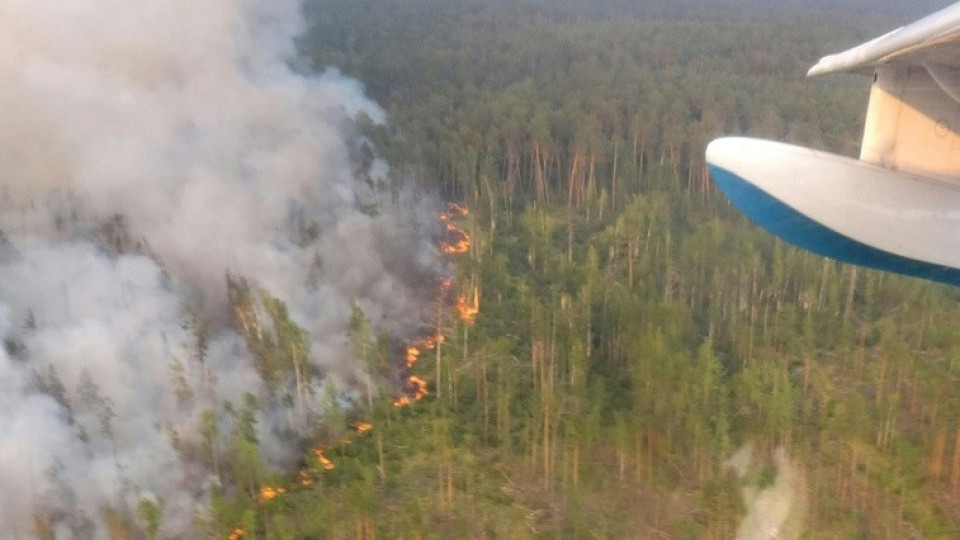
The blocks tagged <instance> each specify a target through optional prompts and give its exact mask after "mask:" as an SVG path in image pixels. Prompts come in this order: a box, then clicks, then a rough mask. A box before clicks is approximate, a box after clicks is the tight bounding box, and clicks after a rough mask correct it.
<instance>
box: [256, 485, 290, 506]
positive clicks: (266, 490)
mask: <svg viewBox="0 0 960 540" xmlns="http://www.w3.org/2000/svg"><path fill="white" fill-rule="evenodd" d="M286 492H287V490H285V489H283V488H282V487H278V488H275V487H270V486H263V487H261V488H260V496H259V497H257V500H258V501H260V504H263V503H265V502H268V501H271V500H273V499H274V498H275V497H276V496H277V495H282V494H284V493H286Z"/></svg>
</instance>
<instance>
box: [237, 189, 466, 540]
mask: <svg viewBox="0 0 960 540" xmlns="http://www.w3.org/2000/svg"><path fill="white" fill-rule="evenodd" d="M469 215H470V210H469V208H467V207H466V206H462V205H459V204H456V203H452V202H448V203H446V205H445V208H444V210H443V211H442V212H440V216H439V218H440V221H441V222H442V223H443V226H444V232H443V235H442V236H441V237H440V239H439V240H438V249H439V251H440V253H442V254H443V255H460V254H463V253H467V252H468V251H469V250H470V246H471V238H470V234H469V233H468V232H467V231H466V230H465V229H464V228H463V227H462V226H461V225H460V224H459V223H460V222H462V220H463V219H465V218H467V217H468V216H469ZM454 290H455V287H454V283H453V280H452V279H450V278H444V279H442V280H441V281H440V286H439V291H438V293H437V300H438V305H439V306H440V308H441V309H442V306H444V305H447V306H450V305H452V306H453V308H454V310H455V312H456V314H457V317H458V318H459V319H460V320H461V321H462V322H463V323H464V324H466V325H472V324H473V323H474V322H475V321H476V317H477V314H478V313H479V312H480V288H479V287H478V286H475V285H474V286H473V287H472V288H471V289H470V292H469V293H466V294H464V293H457V294H455V295H454V292H453V291H454ZM454 296H456V298H455V299H454ZM439 330H440V325H439V324H437V327H436V329H435V331H434V332H432V333H428V334H425V335H422V336H419V337H417V338H415V339H413V340H411V341H410V342H409V343H407V345H406V346H405V348H404V358H403V372H404V373H405V380H404V383H403V386H402V389H401V392H400V393H399V394H398V395H397V396H395V397H394V398H393V399H392V400H391V402H392V403H393V405H394V406H395V407H407V406H409V405H412V404H414V403H416V402H418V401H420V400H422V399H423V398H425V397H426V396H427V395H429V384H428V382H427V380H426V379H424V378H423V377H420V376H418V375H415V374H414V373H413V370H414V368H415V367H416V365H417V361H418V360H419V359H420V356H421V355H422V354H423V353H424V351H435V350H437V349H438V348H439V347H441V346H442V344H443V343H444V342H445V341H446V338H445V337H444V335H443V334H442V333H440V331H439ZM373 427H374V426H373V424H372V423H370V422H368V421H364V420H359V421H356V422H354V423H353V425H352V426H351V428H352V432H351V435H350V436H349V437H347V438H344V439H341V440H340V441H337V443H336V444H334V445H332V446H331V447H328V448H323V447H316V448H314V449H313V451H312V459H311V463H309V464H308V465H307V466H306V467H304V468H301V469H300V470H299V471H298V473H297V476H296V478H295V480H294V481H293V482H292V486H294V487H301V488H303V487H308V486H310V485H312V484H314V483H315V482H316V481H317V480H318V479H319V477H320V475H321V474H323V473H324V472H326V471H331V470H334V469H335V468H336V465H335V464H334V462H333V461H331V460H330V458H328V457H327V455H326V454H325V452H329V451H331V450H333V449H335V448H337V447H342V446H345V445H348V444H351V443H352V442H353V438H354V437H357V436H360V435H363V434H366V433H369V432H370V431H372V430H373ZM285 493H287V488H284V487H280V486H266V485H265V486H261V487H260V491H259V494H258V497H257V502H258V503H259V504H266V503H268V502H270V501H272V500H273V499H275V498H276V497H278V496H280V495H283V494H285ZM245 536H246V534H245V531H244V530H243V529H240V528H236V529H234V530H233V531H231V533H230V535H229V536H228V537H227V538H228V540H241V539H242V538H244V537H245Z"/></svg>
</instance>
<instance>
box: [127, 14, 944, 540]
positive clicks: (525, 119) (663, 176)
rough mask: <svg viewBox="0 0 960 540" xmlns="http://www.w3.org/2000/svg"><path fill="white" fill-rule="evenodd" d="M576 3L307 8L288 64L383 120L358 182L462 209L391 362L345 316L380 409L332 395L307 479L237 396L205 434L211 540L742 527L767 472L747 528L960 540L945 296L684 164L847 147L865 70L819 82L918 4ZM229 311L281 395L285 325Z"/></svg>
mask: <svg viewBox="0 0 960 540" xmlns="http://www.w3.org/2000/svg"><path fill="white" fill-rule="evenodd" d="M585 5H586V4H581V3H579V2H572V1H571V2H545V1H528V2H508V1H492V2H473V1H439V0H403V1H400V0H389V1H387V0H379V1H373V0H313V1H310V2H308V4H307V5H306V8H305V9H306V14H307V16H308V20H309V25H308V27H307V29H306V31H305V32H304V34H303V36H302V38H301V40H300V43H299V46H300V49H301V57H302V60H301V62H302V66H300V69H303V70H321V69H327V68H329V67H331V66H333V67H336V68H337V69H339V70H341V71H342V72H343V73H344V74H346V75H349V76H351V77H354V78H356V79H358V80H359V81H361V82H362V83H363V84H364V85H365V88H366V91H367V93H368V94H369V95H370V96H371V97H372V98H373V99H374V100H375V101H377V102H378V103H379V104H381V105H382V106H383V107H384V108H385V110H386V111H387V116H388V120H387V122H386V123H382V124H378V123H375V122H372V121H370V122H361V125H360V126H359V129H360V130H361V131H362V133H363V134H364V135H365V137H366V139H367V141H368V142H369V143H370V144H369V148H367V149H366V151H368V152H371V159H372V155H373V154H376V155H382V156H384V157H385V158H386V160H387V161H388V162H389V163H390V165H391V172H390V175H389V181H388V182H386V183H384V184H383V185H380V186H378V187H379V188H380V189H383V190H385V191H389V190H391V189H393V188H395V186H397V185H407V186H409V185H418V186H420V188H419V189H421V190H422V192H423V193H424V196H425V197H437V198H440V199H442V200H444V201H449V203H451V204H449V205H448V206H447V207H446V208H447V212H446V213H445V214H444V215H443V218H444V220H445V221H446V223H447V224H448V225H449V227H448V230H449V232H448V233H447V235H446V237H445V238H444V239H442V240H444V241H445V242H447V243H446V244H444V246H446V247H447V248H449V249H447V250H446V251H449V252H450V254H449V255H448V256H447V257H446V260H447V261H448V262H447V264H449V265H450V272H451V276H452V280H451V282H450V283H447V284H444V286H443V288H442V290H439V291H437V293H436V300H435V301H436V308H435V310H434V311H435V312H436V317H435V319H434V320H433V321H431V323H430V328H428V329H427V330H425V331H424V332H423V335H420V336H412V337H411V340H412V341H411V342H410V343H408V344H397V343H390V342H388V341H386V340H385V339H383V337H382V336H379V335H375V334H374V333H373V332H371V330H370V325H369V321H367V319H366V315H365V314H364V313H363V312H362V311H361V310H359V309H357V310H356V311H355V313H354V316H353V318H352V320H351V332H350V336H349V340H350V342H351V344H352V346H353V349H354V351H355V352H356V356H357V358H358V359H359V360H358V361H362V362H364V365H365V366H368V367H369V370H370V372H371V373H374V374H376V376H375V377H373V378H372V380H375V381H377V382H376V388H371V389H368V391H367V392H366V393H365V394H364V395H363V396H362V397H361V398H359V399H356V400H354V401H352V402H350V403H344V401H343V400H342V399H338V397H337V395H336V391H335V390H334V389H332V388H331V389H329V391H330V396H329V399H327V401H326V403H327V408H326V410H325V414H324V419H323V424H322V429H319V430H318V434H317V437H316V439H315V440H310V441H304V444H303V448H304V458H303V460H302V468H300V469H299V470H297V469H295V470H292V471H283V472H270V471H269V469H268V468H266V467H265V466H264V465H263V463H262V461H261V458H260V454H259V450H258V447H257V445H258V439H257V435H256V429H255V426H256V422H257V420H256V418H257V407H258V403H257V401H256V399H254V398H253V397H252V396H251V397H250V399H249V400H248V401H247V402H245V403H243V404H240V405H234V406H235V407H236V409H235V410H234V411H233V413H232V414H234V416H235V417H236V419H237V420H236V422H235V427H234V428H233V431H232V432H231V433H229V434H218V433H217V432H216V430H217V426H216V425H215V423H214V422H211V421H210V419H209V418H205V419H202V422H203V425H204V426H207V427H208V429H207V431H206V432H205V433H207V435H209V437H208V438H207V439H205V442H202V444H199V445H198V446H196V447H193V448H191V449H189V451H190V452H192V453H193V454H194V455H195V459H197V460H198V461H201V462H204V463H206V466H207V467H209V468H211V469H213V470H215V471H216V474H217V476H218V478H220V479H221V480H222V485H223V486H224V487H223V489H221V490H218V491H217V492H216V493H215V494H214V497H213V500H212V502H211V509H210V511H209V515H202V516H198V517H197V520H198V524H199V526H200V527H201V528H202V529H203V530H204V531H206V533H208V535H209V536H210V537H211V538H226V537H230V538H241V537H242V538H375V537H383V538H420V537H429V538H438V537H447V538H464V537H504V538H523V537H563V538H568V537H569V538H579V537H602V538H731V537H733V536H734V535H735V534H737V532H738V530H739V531H740V533H741V534H745V535H748V536H750V535H751V533H750V532H749V529H746V528H745V527H746V526H747V525H745V523H746V521H745V516H748V515H749V514H750V512H751V509H752V506H753V505H754V504H759V503H758V502H757V501H758V500H759V499H753V498H751V497H752V495H758V494H760V493H762V492H763V491H764V490H767V489H772V488H773V487H775V486H778V485H782V484H783V483H785V482H787V481H789V482H790V486H789V487H788V488H787V492H786V493H788V497H789V498H790V500H791V501H792V504H791V505H790V510H789V512H788V515H786V516H785V517H784V518H783V519H782V520H781V521H780V522H779V523H780V524H781V526H782V527H783V529H782V530H773V531H770V530H767V531H763V533H762V534H763V537H770V538H774V537H780V536H777V535H780V534H782V535H783V537H796V536H798V535H799V536H802V537H809V538H851V537H855V538H906V537H930V538H946V537H956V536H957V535H958V534H960V384H958V377H960V328H958V325H957V321H958V320H960V303H958V299H960V292H958V291H956V290H955V289H953V288H949V287H946V286H942V285H937V284H932V283H928V282H924V281H919V280H916V279H910V278H904V277H899V276H895V275H891V274H887V273H882V272H877V271H871V270H865V269H862V268H855V267H852V266H848V265H843V264H839V263H836V262H833V261H830V260H826V259H823V258H821V257H818V256H816V255H812V254H810V253H807V252H804V251H800V250H798V249H795V248H793V247H791V246H789V245H786V244H784V243H783V242H781V241H779V240H777V239H775V238H774V237H772V236H770V235H769V234H767V233H765V232H764V231H762V230H760V229H758V228H757V227H755V226H753V225H752V224H751V223H749V222H748V221H746V220H745V219H744V218H743V217H742V216H740V215H739V214H738V213H737V212H736V211H734V210H733V209H732V208H731V207H730V206H729V204H728V203H727V202H726V201H725V199H723V197H722V196H721V195H720V194H719V193H718V192H717V191H716V189H715V188H714V187H713V185H712V183H711V180H710V178H709V175H708V173H707V171H706V168H705V164H704V161H703V149H704V147H705V145H706V143H707V142H708V141H709V140H710V139H711V138H713V137H716V136H720V135H724V134H750V135H754V136H760V137H767V138H773V139H778V140H785V141H791V142H797V143H802V144H805V145H808V146H813V147H818V148H824V149H830V150H831V151H837V152H839V153H844V154H848V155H850V154H855V153H856V151H857V149H858V145H859V136H860V130H861V129H862V116H863V111H864V108H865V104H866V96H867V92H868V86H869V81H868V80H867V79H864V78H861V77H857V76H853V75H849V76H848V75H837V76H831V77H828V78H823V79H807V78H806V77H804V76H803V75H804V73H805V72H806V69H807V67H809V66H810V65H812V63H813V62H814V61H815V60H816V59H818V58H819V57H820V56H822V55H823V54H826V53H828V52H834V51H837V50H841V49H843V48H846V47H848V46H850V45H853V44H856V43H859V42H861V41H863V40H865V39H868V38H870V37H873V36H875V35H878V34H880V33H882V32H884V31H886V30H888V29H890V28H892V27H894V26H896V25H898V24H902V23H904V22H907V21H909V20H910V18H911V17H915V16H918V15H921V14H923V12H924V11H929V9H924V7H930V8H933V6H920V5H911V6H910V7H909V8H906V7H900V8H896V9H894V8H891V9H889V10H886V11H884V9H882V8H881V7H880V6H879V5H873V4H872V5H871V6H870V10H869V11H870V13H866V14H862V15H861V14H858V9H859V10H860V11H865V10H864V9H863V8H862V6H857V5H855V4H854V3H853V2H843V3H837V5H836V6H834V7H831V8H826V7H823V6H820V5H818V6H817V9H809V8H805V7H804V5H803V4H802V3H800V2H792V3H786V4H784V5H783V6H780V7H779V8H773V7H772V4H771V3H769V2H760V1H756V2H733V1H731V2H726V3H724V2H714V3H709V2H693V1H691V2H643V3H642V5H641V3H639V2H629V1H626V0H623V1H619V2H615V1H609V2H599V3H591V4H590V6H591V7H585ZM898 17H904V18H898ZM229 302H230V306H231V308H232V313H233V314H234V321H233V323H234V324H235V325H236V326H237V328H238V329H239V330H240V331H242V333H243V335H244V336H245V337H246V345H247V346H248V348H249V349H250V350H251V351H252V352H253V354H254V355H255V356H256V357H257V358H258V359H259V362H260V363H259V364H258V366H259V368H260V369H261V370H262V371H263V372H265V373H267V374H269V373H272V372H273V371H281V370H289V371H290V372H291V373H293V375H292V376H294V375H295V377H296V380H297V381H299V380H300V377H301V373H300V371H299V370H300V369H302V355H304V354H307V352H306V349H307V347H305V345H304V344H303V340H304V337H303V334H302V330H300V329H299V328H298V327H297V325H296V324H295V323H294V322H292V321H290V320H289V318H288V315H287V313H286V311H285V308H284V306H283V304H282V303H280V302H278V301H276V300H275V299H273V298H271V297H270V296H269V294H265V293H264V294H261V295H260V296H258V295H257V293H256V292H255V291H252V290H251V289H250V287H249V286H247V284H246V283H245V282H244V281H243V280H242V279H231V280H230V282H229ZM258 314H259V315H258ZM258 316H259V317H264V318H269V319H270V320H271V321H272V328H274V329H275V330H276V333H275V335H273V336H266V337H264V335H261V334H257V333H255V332H252V331H251V330H249V327H250V324H251V322H250V321H254V323H255V322H256V318H257V317H258ZM254 326H256V324H254ZM194 337H195V339H196V342H197V350H200V351H202V350H203V340H204V335H203V331H202V327H200V326H198V327H197V330H196V331H195V332H194ZM298 358H300V360H298ZM404 359H406V361H407V363H406V365H403V364H404ZM397 370H400V371H402V372H403V376H404V377H407V376H409V377H410V378H409V379H408V380H407V382H406V383H402V384H400V385H398V384H397V383H396V382H395V381H396V379H397V378H398V377H397V376H396V373H397ZM265 378H266V379H267V380H271V379H270V378H269V377H267V376H265ZM300 391H301V389H300V387H299V386H298V387H297V392H296V393H295V395H294V396H293V398H291V399H294V400H296V399H299V396H300ZM398 396H400V397H399V398H398ZM218 437H226V438H227V439H229V448H226V449H221V450H218V449H217V447H216V444H214V443H212V442H211V441H215V440H216V439H217V438H218ZM750 494H752V495H750ZM138 511H139V514H138V515H139V516H140V517H141V518H142V519H141V520H140V521H138V523H141V522H142V523H145V524H146V525H144V526H143V530H144V531H145V532H146V534H147V535H148V536H150V535H151V534H155V533H156V531H157V530H158V528H159V527H160V525H159V522H160V521H161V520H162V518H161V517H160V514H161V512H160V509H159V508H158V507H157V506H156V505H154V504H152V503H149V502H147V503H145V505H144V506H143V507H142V508H140V509H139V510H138ZM122 529H123V527H119V528H118V530H122ZM151 531H153V532H152V533H151ZM753 534H754V535H755V533H753Z"/></svg>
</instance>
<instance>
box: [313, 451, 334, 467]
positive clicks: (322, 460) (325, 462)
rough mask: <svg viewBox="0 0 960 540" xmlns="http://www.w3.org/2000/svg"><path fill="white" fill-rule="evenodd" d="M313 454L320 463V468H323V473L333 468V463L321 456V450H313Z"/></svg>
mask: <svg viewBox="0 0 960 540" xmlns="http://www.w3.org/2000/svg"><path fill="white" fill-rule="evenodd" d="M313 453H314V454H315V455H316V456H317V461H318V462H319V463H320V466H321V467H323V470H325V471H329V470H333V468H334V465H333V462H332V461H330V460H329V459H327V457H326V456H324V455H323V449H322V448H314V449H313Z"/></svg>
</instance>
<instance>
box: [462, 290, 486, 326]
mask: <svg viewBox="0 0 960 540" xmlns="http://www.w3.org/2000/svg"><path fill="white" fill-rule="evenodd" d="M457 313H458V314H459V315H460V320H461V321H463V322H465V323H467V324H473V322H474V321H475V320H476V319H477V313H480V291H479V289H478V288H477V287H474V288H473V297H472V298H471V299H470V300H468V299H467V297H465V296H460V297H458V298H457Z"/></svg>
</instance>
